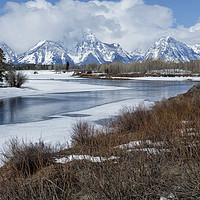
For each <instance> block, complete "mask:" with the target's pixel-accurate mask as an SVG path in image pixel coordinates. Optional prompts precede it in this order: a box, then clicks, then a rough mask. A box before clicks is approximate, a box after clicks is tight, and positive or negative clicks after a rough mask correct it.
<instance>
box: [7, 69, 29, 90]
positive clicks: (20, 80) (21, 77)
mask: <svg viewBox="0 0 200 200" xmlns="http://www.w3.org/2000/svg"><path fill="white" fill-rule="evenodd" d="M5 80H6V82H7V84H8V85H9V86H10V87H18V88H20V87H21V86H22V85H23V84H24V83H25V82H27V80H28V78H27V75H26V74H23V73H22V72H16V71H15V70H10V71H8V72H7V73H6V74H5Z"/></svg>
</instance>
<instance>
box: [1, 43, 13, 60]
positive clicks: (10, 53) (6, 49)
mask: <svg viewBox="0 0 200 200" xmlns="http://www.w3.org/2000/svg"><path fill="white" fill-rule="evenodd" d="M0 48H1V49H2V50H3V53H4V54H5V58H6V62H8V61H10V60H12V62H13V63H17V53H16V52H15V51H14V50H12V49H11V48H10V47H9V46H8V45H7V44H5V43H4V42H1V43H0Z"/></svg>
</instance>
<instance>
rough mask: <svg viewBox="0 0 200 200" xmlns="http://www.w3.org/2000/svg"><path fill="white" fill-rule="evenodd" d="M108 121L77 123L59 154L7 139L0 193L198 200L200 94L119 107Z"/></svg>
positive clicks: (10, 195) (42, 146)
mask: <svg viewBox="0 0 200 200" xmlns="http://www.w3.org/2000/svg"><path fill="white" fill-rule="evenodd" d="M106 124H107V125H109V127H106V128H104V129H95V127H94V126H92V125H91V124H89V123H88V122H84V121H82V122H81V121H80V122H78V123H77V124H75V125H74V128H73V133H72V146H71V148H68V149H67V150H64V151H56V152H55V151H53V149H54V148H52V147H49V146H46V144H43V143H41V144H40V143H38V144H32V143H30V144H28V145H27V146H26V145H25V146H24V144H23V145H22V146H21V145H19V144H20V143H19V142H17V141H15V140H14V142H13V141H11V143H10V144H11V145H9V148H8V149H7V151H4V153H3V156H4V158H6V159H5V162H4V163H5V164H4V166H3V167H2V168H1V170H0V198H1V199H82V200H87V199H92V200H96V199H97V200H101V199H102V200H105V199H109V200H110V199H111V200H112V199H113V200H116V199H127V200H128V199H136V200H137V199H138V200H140V199H141V200H143V199H148V200H151V199H152V200H155V199H160V198H161V197H165V198H167V199H191V200H193V199H194V200H196V199H200V96H199V95H198V94H196V95H193V96H187V95H186V96H179V97H178V98H174V99H169V100H163V101H161V102H160V103H156V104H155V106H153V107H152V108H151V109H147V108H145V107H138V108H124V109H123V110H122V111H121V114H120V115H119V116H118V117H116V118H115V119H112V120H110V121H109V122H108V123H106ZM33 152H36V153H35V154H34V155H36V156H33V154H32V153H33ZM63 155H65V156H66V157H67V156H68V155H91V156H99V157H100V158H102V159H101V160H102V161H101V162H94V161H91V160H86V159H85V160H73V161H69V162H66V163H65V164H60V163H56V162H55V159H54V158H55V157H62V156H63ZM111 157H114V158H113V159H110V158H111ZM31 160H32V161H33V162H32V161H31Z"/></svg>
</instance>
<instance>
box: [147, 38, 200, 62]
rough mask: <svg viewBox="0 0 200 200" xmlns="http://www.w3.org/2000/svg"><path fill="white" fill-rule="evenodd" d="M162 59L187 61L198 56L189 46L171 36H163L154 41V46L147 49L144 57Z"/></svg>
mask: <svg viewBox="0 0 200 200" xmlns="http://www.w3.org/2000/svg"><path fill="white" fill-rule="evenodd" d="M148 58H153V59H159V58H161V59H163V60H165V61H167V62H179V61H180V60H181V61H182V62H187V61H190V60H196V59H198V58H199V55H197V54H196V53H195V52H194V51H193V50H192V49H191V48H190V47H188V46H187V45H186V44H184V43H182V42H180V41H178V40H176V39H174V38H173V37H163V38H161V39H160V40H159V41H157V42H155V44H154V46H153V47H152V48H150V49H149V51H148V52H147V53H146V55H145V59H148Z"/></svg>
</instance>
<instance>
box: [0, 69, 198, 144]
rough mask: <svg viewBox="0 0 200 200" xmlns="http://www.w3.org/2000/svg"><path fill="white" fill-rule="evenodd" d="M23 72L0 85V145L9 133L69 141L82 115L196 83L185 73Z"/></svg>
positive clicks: (97, 116) (147, 100)
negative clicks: (90, 75) (22, 78)
mask: <svg viewBox="0 0 200 200" xmlns="http://www.w3.org/2000/svg"><path fill="white" fill-rule="evenodd" d="M27 73H28V76H29V82H28V83H26V84H25V85H24V86H23V88H21V89H17V88H0V146H1V145H2V144H4V142H5V141H6V140H8V139H10V138H13V137H18V138H26V139H27V140H31V141H38V140H39V139H42V140H44V141H47V142H51V143H56V142H65V141H67V142H70V135H71V128H72V126H73V124H74V123H76V122H77V121H78V120H80V119H81V120H86V121H91V122H92V123H96V122H99V121H101V120H102V119H105V118H110V117H113V116H116V115H117V114H119V112H120V111H119V110H120V109H121V108H122V106H137V105H138V104H145V105H149V104H150V105H151V104H152V102H155V101H160V100H162V99H163V98H169V97H173V96H176V95H177V94H180V93H184V92H186V91H187V90H188V89H189V88H191V87H192V86H193V85H194V84H196V83H195V82H192V81H189V80H186V79H185V81H181V80H184V79H183V78H181V79H180V78H170V81H168V79H167V80H166V79H164V80H165V81H161V80H159V81H156V79H153V80H151V81H148V80H97V79H80V78H76V77H72V76H71V74H70V73H68V74H55V73H54V72H52V71H40V72H39V74H37V75H35V74H34V73H33V71H28V72H27ZM162 80H163V78H162ZM173 80H174V81H173ZM177 80H179V81H177Z"/></svg>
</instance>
